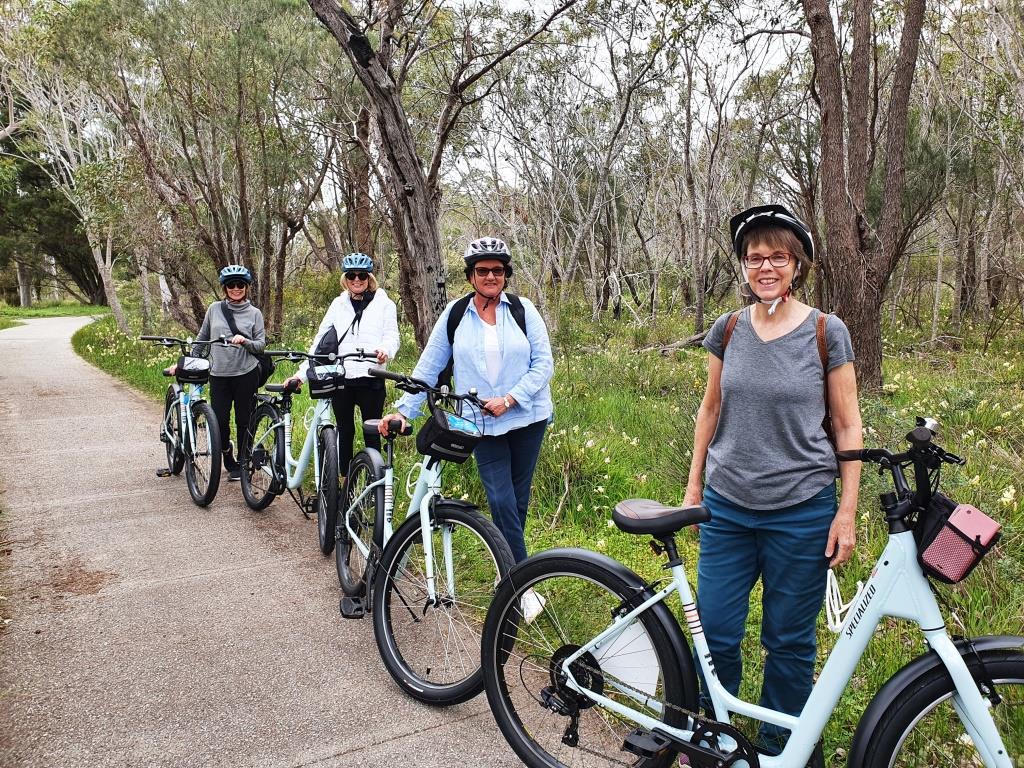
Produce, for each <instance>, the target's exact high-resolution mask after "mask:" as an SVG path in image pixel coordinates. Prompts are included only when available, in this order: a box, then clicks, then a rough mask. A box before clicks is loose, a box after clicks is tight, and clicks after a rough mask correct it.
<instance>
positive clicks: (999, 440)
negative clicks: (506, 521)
mask: <svg viewBox="0 0 1024 768" xmlns="http://www.w3.org/2000/svg"><path fill="white" fill-rule="evenodd" d="M335 290H336V289H335V288H334V286H333V285H331V284H329V283H327V282H324V284H323V285H319V284H318V285H317V286H315V290H314V291H310V293H304V294H303V293H299V292H296V293H295V294H293V295H289V297H288V303H287V304H286V306H288V307H289V312H288V316H287V318H286V322H287V326H288V328H289V331H288V333H286V337H285V339H284V340H283V341H281V342H279V343H275V346H287V345H295V346H298V347H299V348H305V347H306V346H307V345H308V344H309V341H310V339H311V337H312V335H313V333H314V331H315V329H316V325H317V323H318V322H319V320H320V317H321V315H322V311H323V310H322V308H323V307H325V306H327V301H326V298H329V296H330V295H331V294H332V292H333V291H335ZM311 293H315V294H316V299H315V300H313V299H311V298H310V295H311ZM1021 331H1022V329H1021V328H1006V329H1004V332H1003V334H1002V335H1001V336H1000V338H999V339H997V340H996V341H995V342H994V343H993V344H992V345H990V347H989V349H988V351H987V352H986V353H982V352H980V351H977V348H980V344H975V346H972V339H975V337H976V336H977V335H978V334H977V333H976V332H975V331H973V329H970V328H967V329H965V331H964V333H965V335H966V340H965V342H964V344H963V348H962V349H958V350H944V349H941V348H940V349H929V348H927V347H926V345H923V344H922V343H921V339H920V334H919V333H918V332H916V331H915V330H914V329H910V328H905V327H902V326H896V327H894V328H887V329H886V332H885V341H886V343H885V362H884V374H885V381H886V387H885V391H883V392H881V393H878V394H876V395H865V396H862V398H861V410H862V414H863V419H864V426H865V445H867V446H880V447H887V448H890V449H892V450H901V449H902V445H903V444H904V443H903V439H904V438H903V436H904V435H905V434H906V433H907V432H908V431H909V430H910V429H911V428H912V427H913V424H914V417H915V416H919V415H920V416H934V417H936V418H938V419H939V420H940V422H941V423H942V426H943V432H942V435H941V438H940V443H941V444H942V445H944V446H945V447H946V448H948V449H949V450H951V451H953V452H955V453H958V454H960V455H962V456H964V457H965V458H966V459H967V464H966V465H965V466H963V467H959V468H957V467H948V468H946V469H945V470H944V473H943V490H944V491H945V492H946V494H947V495H949V496H950V497H952V498H953V499H955V500H957V501H961V502H969V503H973V504H976V505H977V506H979V507H980V508H981V509H983V510H985V511H986V512H988V513H989V514H991V515H992V516H994V517H996V518H998V519H999V521H1000V522H1001V523H1002V524H1003V526H1004V533H1003V539H1002V542H1001V544H1000V545H999V547H998V548H997V549H996V550H995V551H994V552H993V554H990V555H989V556H988V558H987V559H986V560H985V562H983V563H982V565H981V566H980V567H979V568H978V569H977V570H976V571H975V572H974V574H972V576H971V577H970V578H969V579H967V580H966V581H965V582H964V583H963V584H960V585H957V586H953V587H947V586H941V585H939V586H937V589H938V591H939V592H940V593H941V594H942V596H943V598H944V600H945V601H946V602H947V603H948V604H949V606H950V607H951V608H952V609H953V611H954V612H955V616H956V619H955V620H951V621H950V626H951V628H952V629H953V631H954V632H955V633H958V634H968V635H979V634H1003V633H1005V634H1024V502H1022V497H1024V481H1022V480H1021V478H1022V477H1024V383H1022V382H1024V344H1022V343H1021V341H1020V340H1021V338H1022V336H1024V334H1022V333H1021ZM691 332H692V329H691V328H690V327H687V326H686V325H684V324H683V323H681V322H678V321H672V320H662V321H659V322H656V323H652V324H648V325H647V326H645V327H643V328H636V327H634V326H633V325H631V324H630V323H627V322H621V323H615V322H613V321H601V322H597V323H592V322H590V321H589V318H583V317H576V316H574V315H573V313H572V312H571V311H567V312H565V313H564V316H563V318H562V322H561V325H560V328H559V330H558V333H557V334H556V335H555V339H556V342H557V348H556V372H555V377H554V381H553V384H552V389H553V396H554V400H555V421H554V424H553V426H552V428H551V430H550V431H549V434H548V436H547V439H546V441H545V443H544V448H543V450H542V452H541V457H540V462H539V465H538V469H537V473H536V476H535V479H534V490H533V497H532V502H531V520H530V522H529V527H528V532H527V534H528V535H527V538H528V541H527V545H528V548H529V550H530V551H531V552H536V551H539V550H542V549H545V548H550V547H556V546H580V547H586V548H590V549H595V550H598V551H601V552H605V553H606V554H608V555H610V556H612V557H614V558H616V559H618V560H620V561H621V562H623V563H624V564H626V565H627V566H629V567H630V568H632V569H634V570H636V571H637V572H638V573H640V574H641V575H642V576H643V577H644V578H647V579H652V580H655V579H661V578H664V575H665V574H664V571H662V570H661V565H662V563H661V561H660V559H659V558H656V557H655V556H653V555H652V553H651V551H650V550H649V548H648V547H647V543H646V541H645V540H643V539H640V538H637V537H634V536H628V535H626V534H622V533H620V532H619V531H618V530H617V529H615V528H614V526H612V525H611V517H610V516H611V510H612V508H613V507H614V504H615V503H616V502H617V501H619V500H620V499H625V498H633V497H646V498H653V499H658V500H660V501H663V502H666V503H670V504H675V503H679V502H681V500H682V496H683V491H684V487H685V482H686V476H687V472H688V468H689V461H690V451H691V449H692V439H693V420H694V415H695V412H696V409H697V406H698V404H699V402H700V398H701V395H702V392H703V387H704V377H705V367H706V354H705V353H704V352H703V351H702V350H700V349H684V350H679V351H677V352H674V353H672V354H671V355H670V356H668V357H664V356H662V355H660V354H659V353H658V352H657V351H650V352H641V351H638V349H641V348H643V347H648V346H652V345H655V344H658V343H662V342H666V341H672V340H675V339H678V338H682V337H685V336H688V335H690V333H691ZM74 344H75V349H76V350H78V352H79V353H80V354H81V355H83V356H84V357H85V358H86V359H88V360H90V361H92V362H94V363H95V364H97V365H98V366H99V367H101V368H103V369H104V370H107V371H109V372H110V373H112V374H114V375H115V376H118V377H119V378H122V379H124V380H126V381H128V382H129V383H131V384H132V385H133V386H135V387H137V388H139V389H141V390H142V391H145V392H147V393H149V394H151V395H152V396H153V397H154V398H159V399H162V397H163V392H164V389H165V387H166V380H165V379H164V378H163V377H162V376H160V368H162V367H164V366H165V365H167V364H169V363H171V362H172V361H173V359H174V357H175V355H169V354H167V352H166V351H164V350H160V349H157V348H153V347H151V346H149V345H145V344H142V343H139V342H137V341H134V340H132V339H127V338H125V337H123V336H121V335H120V334H119V333H118V332H117V330H116V327H115V326H114V324H113V322H112V319H111V318H105V319H103V320H100V321H98V322H96V323H93V324H90V325H89V326H87V327H85V328H83V329H82V330H81V331H79V332H78V334H76V336H75V339H74ZM402 344H403V346H402V351H401V352H400V354H399V356H398V359H397V360H396V361H395V363H394V364H393V365H392V366H391V367H392V368H393V369H394V370H400V371H411V370H412V367H413V365H414V364H415V360H416V350H415V345H414V343H413V341H412V337H411V331H410V329H409V328H407V327H403V328H402ZM284 368H285V367H284V366H281V367H280V368H279V372H278V374H277V375H276V376H275V379H276V380H281V379H283V378H285V377H286V376H287V375H289V374H290V372H291V370H292V368H291V367H290V366H289V367H288V369H287V370H285V369H284ZM394 399H395V397H394V396H393V395H389V398H388V401H387V402H388V403H389V404H390V403H391V402H393V401H394ZM308 405H309V401H308V398H306V397H305V395H301V396H299V397H297V398H296V400H295V409H294V413H295V414H296V430H295V438H294V439H295V441H296V445H298V444H299V441H301V440H302V438H303V437H304V430H303V428H302V423H301V414H302V413H303V412H304V411H305V410H306V408H307V407H308ZM359 439H360V438H357V441H358V440H359ZM397 453H398V456H397V460H396V480H397V483H396V484H397V486H398V489H399V490H398V491H397V493H396V504H397V505H398V509H399V513H398V514H399V517H400V518H401V517H403V516H404V511H403V505H404V504H405V503H407V502H406V500H405V495H404V493H403V491H402V490H401V489H402V488H403V487H404V480H405V477H406V474H407V473H408V472H409V470H410V468H411V467H412V465H413V463H414V461H415V460H416V458H417V456H416V454H415V450H414V445H413V443H412V441H411V440H405V441H401V442H400V443H399V447H398V450H397ZM887 482H888V481H887V480H886V479H885V478H880V477H879V476H878V475H877V474H875V473H874V472H873V471H871V470H870V468H865V471H864V475H863V480H862V487H861V493H860V505H859V530H858V546H857V549H856V552H855V555H854V558H853V561H852V562H851V564H849V565H847V566H846V567H844V568H842V569H841V570H840V572H839V574H838V576H839V581H840V584H841V587H842V592H843V595H844V596H845V597H846V599H849V598H850V596H852V594H853V591H854V589H855V585H856V582H857V581H858V580H866V579H867V578H868V575H869V572H870V569H871V567H872V565H873V564H874V562H875V560H876V558H877V557H878V555H879V553H880V552H881V550H882V548H883V547H884V545H885V541H886V530H885V525H884V522H883V520H882V517H881V514H880V512H879V511H878V494H879V493H880V492H882V491H884V490H887ZM445 488H446V490H447V492H448V494H449V495H451V496H454V497H463V498H467V499H471V500H473V501H474V502H476V503H479V504H480V505H481V506H485V503H484V502H485V497H484V493H483V489H482V487H481V485H480V481H479V479H478V477H477V473H476V470H475V467H474V464H473V462H472V461H469V462H467V463H466V464H464V465H461V466H449V467H448V468H447V469H446V479H445ZM681 539H682V540H681V548H682V552H683V555H684V558H685V559H686V562H687V568H688V572H689V573H690V576H691V578H692V579H694V581H695V579H696V573H695V565H696V555H697V542H696V540H695V538H694V537H692V536H690V535H684V536H683V537H681ZM957 621H959V622H961V623H962V628H960V627H958V626H957ZM759 622H760V605H759V603H758V601H757V600H755V601H754V602H753V605H752V608H751V612H750V617H749V622H748V636H747V641H746V643H745V644H744V655H745V667H746V669H747V671H748V674H747V675H746V677H745V683H744V687H743V691H742V693H743V695H744V697H745V698H747V699H750V700H755V701H756V700H757V698H758V695H759V683H758V679H759V678H758V675H759V669H760V666H761V649H760V646H759V641H758V627H759ZM882 630H883V631H880V632H879V633H878V634H877V635H876V637H875V638H874V639H873V641H872V642H871V644H870V645H869V647H868V651H867V654H866V656H865V659H864V660H863V661H862V663H861V665H860V666H859V667H858V669H857V672H856V674H855V676H854V678H853V679H852V680H851V682H850V685H849V687H848V689H847V691H846V692H845V694H844V696H843V699H842V701H841V703H840V706H839V708H838V709H837V712H836V714H835V716H834V717H833V719H832V722H831V723H830V725H829V728H828V730H827V732H826V754H827V755H828V757H829V760H828V763H829V765H830V766H840V765H845V756H844V755H845V752H844V750H846V749H848V747H849V742H850V738H851V735H852V733H853V731H854V729H855V727H856V724H857V721H858V719H859V717H860V714H861V712H862V711H863V709H864V707H865V706H866V705H867V702H868V701H869V700H870V698H871V696H872V695H873V693H874V691H876V690H878V688H879V687H880V686H881V685H882V684H883V683H884V682H885V681H886V680H887V679H888V678H889V677H890V676H891V675H892V674H893V673H894V672H895V671H896V670H897V669H898V668H899V667H900V666H902V665H903V664H905V663H906V662H907V661H909V660H910V659H912V658H914V657H915V656H917V655H919V654H921V653H923V652H924V646H923V642H922V638H921V636H920V634H919V633H917V632H916V630H914V631H911V628H910V627H908V626H907V625H906V623H904V622H897V621H895V620H890V621H888V622H887V623H886V625H885V626H884V627H883V628H882ZM818 637H819V648H820V652H819V659H820V660H821V661H822V662H823V661H824V658H825V655H826V653H827V651H828V650H829V649H830V648H831V647H832V645H833V644H834V641H835V637H834V635H832V633H831V632H830V631H829V630H828V629H827V627H826V626H825V622H824V617H822V620H821V622H820V624H819V632H818Z"/></svg>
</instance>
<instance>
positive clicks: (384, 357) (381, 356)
mask: <svg viewBox="0 0 1024 768" xmlns="http://www.w3.org/2000/svg"><path fill="white" fill-rule="evenodd" d="M387 361H388V353H387V352H385V351H384V350H383V349H378V350H377V362H378V363H379V364H380V365H384V363H386V362H387Z"/></svg>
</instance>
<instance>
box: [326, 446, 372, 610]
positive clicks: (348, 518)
mask: <svg viewBox="0 0 1024 768" xmlns="http://www.w3.org/2000/svg"><path fill="white" fill-rule="evenodd" d="M383 476H384V471H383V468H382V467H381V466H380V460H379V458H378V459H377V461H374V457H372V456H370V454H369V453H367V452H366V450H362V451H360V452H359V453H357V454H356V456H355V458H354V459H352V463H351V464H349V468H348V477H347V478H346V480H345V502H344V509H345V511H344V513H343V514H342V515H340V516H339V519H338V526H337V534H336V536H335V550H334V562H335V565H336V566H337V569H338V583H339V584H340V585H341V589H342V591H343V592H344V593H345V594H346V595H348V596H349V597H361V596H362V595H364V594H365V593H366V576H367V570H368V568H369V566H370V563H369V560H368V559H367V558H365V557H363V553H362V552H361V551H360V550H359V549H358V547H356V546H355V544H354V543H353V542H352V538H351V535H350V534H349V532H348V527H346V522H347V525H348V526H351V528H352V530H353V531H355V532H356V536H357V537H358V538H359V540H360V541H361V542H362V543H363V544H364V545H365V546H366V548H367V549H369V550H370V551H371V552H372V551H374V550H376V551H377V552H378V553H379V552H380V550H381V549H382V548H383V546H384V486H383V485H381V486H379V487H378V488H376V489H375V490H374V491H371V492H370V493H369V494H368V495H367V496H366V498H364V499H363V500H362V502H360V504H359V505H358V506H357V507H353V501H354V500H355V499H357V498H358V497H359V496H360V494H362V493H363V491H365V490H366V488H367V486H369V485H371V484H373V483H375V482H377V481H378V480H380V479H381V478H382V477H383Z"/></svg>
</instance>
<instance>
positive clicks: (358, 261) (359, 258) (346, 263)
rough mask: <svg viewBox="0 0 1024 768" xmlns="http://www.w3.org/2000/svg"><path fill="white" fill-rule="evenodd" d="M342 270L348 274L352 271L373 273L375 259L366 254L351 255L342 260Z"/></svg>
mask: <svg viewBox="0 0 1024 768" xmlns="http://www.w3.org/2000/svg"><path fill="white" fill-rule="evenodd" d="M341 268H342V269H343V270H344V271H346V272H347V271H348V270H350V269H362V270H365V271H367V272H373V259H371V258H370V257H369V256H367V255H366V254H365V253H358V252H357V253H350V254H349V255H348V256H346V257H345V258H344V259H342V260H341Z"/></svg>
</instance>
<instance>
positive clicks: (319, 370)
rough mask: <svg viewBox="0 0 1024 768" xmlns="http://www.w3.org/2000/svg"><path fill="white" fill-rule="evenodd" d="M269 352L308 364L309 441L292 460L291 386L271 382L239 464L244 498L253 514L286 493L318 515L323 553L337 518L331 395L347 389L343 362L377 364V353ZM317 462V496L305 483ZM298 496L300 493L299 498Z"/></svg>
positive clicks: (335, 435) (261, 397)
mask: <svg viewBox="0 0 1024 768" xmlns="http://www.w3.org/2000/svg"><path fill="white" fill-rule="evenodd" d="M267 354H268V355H270V356H272V357H277V358H280V359H281V360H285V361H288V362H292V363H301V362H302V361H304V360H308V361H309V362H310V367H309V371H308V390H309V396H310V397H311V398H313V405H311V406H310V407H309V408H308V409H307V411H306V414H305V418H304V419H303V423H304V425H305V427H306V439H305V441H304V442H303V444H302V450H301V451H300V452H299V456H298V458H295V457H293V456H292V396H293V395H294V394H295V393H296V392H297V391H298V387H296V386H294V385H292V384H287V385H286V384H267V385H266V386H265V387H264V389H265V390H266V391H267V392H269V393H270V394H257V395H256V399H257V400H258V401H259V404H258V405H257V406H256V408H255V409H254V410H253V414H252V417H251V418H250V420H249V429H248V431H247V434H246V439H245V442H244V447H243V451H244V453H243V455H242V458H241V459H240V461H239V463H240V464H241V465H242V477H241V480H242V496H243V497H244V498H245V503H246V504H247V505H248V506H249V507H250V508H251V509H254V510H257V511H259V510H262V509H266V508H267V506H268V505H269V504H270V502H272V501H273V500H274V498H275V497H277V496H280V495H281V494H283V493H284V492H285V491H288V493H289V494H290V495H291V497H292V499H294V500H295V503H296V504H297V505H298V507H299V509H300V510H301V512H302V514H303V515H305V516H306V518H307V519H308V518H311V517H314V516H315V517H316V520H317V538H318V541H319V545H320V551H321V552H322V553H323V554H324V555H329V554H331V552H332V551H333V549H334V527H335V521H336V520H337V517H338V492H339V490H340V489H339V487H338V469H339V468H338V431H337V427H336V426H335V424H334V415H333V413H332V412H331V396H332V395H333V394H334V393H335V392H337V391H338V390H339V389H342V388H343V387H344V386H345V368H344V361H345V360H347V359H359V360H374V361H376V359H377V357H376V355H373V354H369V353H365V352H363V350H357V351H355V352H352V353H349V354H347V355H342V356H341V357H338V356H336V355H334V354H333V353H332V354H330V355H326V356H323V357H318V356H313V355H309V354H307V353H306V352H302V351H300V350H294V349H282V350H268V351H267ZM310 461H312V464H313V473H314V475H313V479H314V484H315V487H316V492H315V494H314V495H313V496H306V495H305V494H304V493H303V491H302V483H303V481H304V479H305V477H306V472H307V470H308V469H309V465H310ZM296 492H297V493H298V495H297V496H296Z"/></svg>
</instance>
